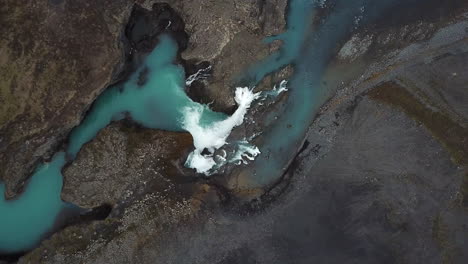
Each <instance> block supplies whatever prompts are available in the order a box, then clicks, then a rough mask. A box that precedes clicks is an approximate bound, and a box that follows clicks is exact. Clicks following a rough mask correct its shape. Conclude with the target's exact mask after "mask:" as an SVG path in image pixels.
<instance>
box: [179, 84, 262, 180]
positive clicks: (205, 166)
mask: <svg viewBox="0 0 468 264" xmlns="http://www.w3.org/2000/svg"><path fill="white" fill-rule="evenodd" d="M259 96H260V93H254V92H253V91H252V90H250V89H249V88H247V87H242V88H237V89H236V94H235V98H234V99H235V101H236V103H237V104H238V105H239V106H238V108H237V110H236V111H235V112H234V114H232V115H231V116H230V117H228V118H226V119H224V120H222V121H218V122H214V123H212V124H209V125H207V126H202V125H201V124H200V120H201V117H202V114H203V111H204V109H205V107H206V106H203V105H195V106H191V107H186V108H185V109H184V110H183V114H184V117H183V118H184V120H183V127H184V129H185V130H187V131H188V132H190V134H192V137H193V144H194V146H195V150H194V151H193V152H192V153H190V155H189V156H188V158H187V161H186V163H185V166H187V167H189V168H192V169H196V171H197V172H198V173H205V174H207V175H209V174H210V173H209V171H210V170H211V169H212V168H213V167H214V166H215V165H216V162H215V160H214V158H213V153H214V151H215V150H216V149H219V148H221V147H222V146H223V145H224V144H226V139H227V137H228V136H229V134H230V133H231V131H232V129H233V128H234V127H236V126H239V125H241V124H242V122H243V121H244V116H245V114H246V113H247V110H248V109H249V108H250V105H251V103H252V102H253V101H254V100H255V99H257V98H259ZM204 150H207V151H208V152H209V153H210V154H207V155H202V152H203V151H204Z"/></svg>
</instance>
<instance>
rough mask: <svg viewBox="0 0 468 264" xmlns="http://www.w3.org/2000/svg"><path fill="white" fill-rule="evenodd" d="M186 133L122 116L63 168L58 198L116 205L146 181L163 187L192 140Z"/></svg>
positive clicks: (90, 205)
mask: <svg viewBox="0 0 468 264" xmlns="http://www.w3.org/2000/svg"><path fill="white" fill-rule="evenodd" d="M192 144H193V143H192V137H191V136H190V134H188V133H175V132H167V131H159V130H151V129H142V128H138V127H135V126H132V125H129V124H125V123H122V122H119V123H114V124H112V125H110V126H108V127H107V128H105V129H103V130H102V131H101V132H100V133H99V134H98V135H97V137H96V138H95V139H94V140H93V141H92V142H91V143H89V144H86V145H85V146H84V147H83V149H82V150H81V151H80V153H79V155H78V157H77V159H76V160H75V161H74V162H73V163H72V164H71V165H70V166H68V167H67V168H65V170H64V171H63V176H64V186H63V191H62V198H63V200H65V201H68V202H71V203H73V204H76V205H78V206H81V207H85V208H93V207H97V206H99V205H101V204H104V203H105V204H110V205H112V206H115V205H117V204H118V203H119V202H124V201H125V200H127V199H134V198H135V196H137V195H138V193H139V192H141V191H143V190H145V189H146V188H147V185H148V186H153V188H154V187H155V186H158V188H157V189H153V190H152V191H153V192H155V193H156V192H159V191H163V190H164V189H165V188H166V187H167V186H166V184H167V183H166V182H168V181H170V180H174V178H172V179H171V177H176V175H177V174H178V173H177V171H176V170H177V164H179V163H182V162H181V161H180V160H181V159H183V157H184V155H185V154H186V153H185V152H187V150H188V149H190V147H191V146H192Z"/></svg>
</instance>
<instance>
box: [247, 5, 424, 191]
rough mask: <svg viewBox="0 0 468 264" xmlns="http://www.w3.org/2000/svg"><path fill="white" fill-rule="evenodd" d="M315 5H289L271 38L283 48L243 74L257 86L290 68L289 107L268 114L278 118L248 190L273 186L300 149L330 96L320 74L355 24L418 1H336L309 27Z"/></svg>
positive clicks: (265, 137)
mask: <svg viewBox="0 0 468 264" xmlns="http://www.w3.org/2000/svg"><path fill="white" fill-rule="evenodd" d="M319 2H324V1H315V2H314V1H309V0H290V1H289V14H288V20H287V26H288V28H287V32H286V33H284V34H281V35H279V36H276V37H273V38H271V39H280V40H282V41H283V43H284V44H283V45H282V47H281V49H280V50H279V51H278V52H277V53H275V54H273V55H272V56H270V57H268V58H266V59H265V60H264V61H261V62H259V63H258V64H256V65H254V66H253V67H252V68H250V69H248V70H247V78H249V79H250V80H251V81H254V83H255V84H256V83H257V82H258V81H260V80H261V79H262V78H263V77H264V76H265V75H266V74H268V73H270V72H273V71H274V70H276V69H281V68H282V67H284V66H285V65H286V64H293V65H294V75H293V77H292V79H291V80H290V82H289V83H288V88H289V91H288V98H287V103H286V104H285V107H284V108H283V109H282V112H281V113H272V115H274V116H277V117H278V118H274V119H273V118H272V119H271V123H270V124H267V126H268V127H267V128H264V129H263V134H262V135H263V137H262V139H261V142H259V148H260V150H261V152H262V154H260V155H259V156H258V157H257V159H256V161H255V163H254V171H255V177H250V179H251V180H252V182H250V185H251V186H252V187H262V186H265V185H267V184H271V183H273V182H274V181H276V180H277V179H278V178H279V177H280V176H281V175H282V172H283V171H284V170H285V169H286V167H287V163H288V161H289V158H291V157H293V156H294V154H295V152H296V151H297V150H298V149H299V148H300V144H301V142H302V140H303V138H304V136H305V134H306V132H307V129H308V127H309V125H310V123H311V122H312V120H313V117H314V115H315V114H316V112H317V110H318V109H319V107H320V106H321V105H322V104H323V103H325V101H326V99H327V98H328V96H329V91H328V90H326V89H324V88H323V86H322V85H321V84H322V75H323V73H324V72H325V70H326V68H327V65H328V62H329V60H330V59H331V58H332V57H333V55H334V54H335V53H336V52H337V47H339V44H340V42H341V41H343V40H345V39H346V37H348V36H349V35H350V33H351V32H352V31H353V30H354V29H355V28H356V27H357V23H356V22H358V21H359V22H360V23H361V24H362V23H371V22H372V21H373V20H374V19H377V18H379V16H381V15H382V12H383V11H384V10H385V9H387V8H389V7H390V6H392V5H397V4H399V3H405V4H407V3H408V2H418V0H378V1H371V0H352V1H351V0H336V1H333V2H334V4H335V6H334V8H333V11H332V12H330V14H329V15H328V16H327V17H326V18H322V19H323V21H322V22H321V23H320V25H314V28H312V25H311V21H312V19H313V18H314V15H315V12H316V8H317V4H318V3H319ZM328 2H330V1H328ZM420 2H423V1H422V0H421V1H420ZM314 3H315V4H314ZM271 39H267V41H270V40H271ZM337 78H339V76H337ZM247 170H251V168H247Z"/></svg>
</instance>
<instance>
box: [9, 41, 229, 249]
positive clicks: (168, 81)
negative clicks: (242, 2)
mask: <svg viewBox="0 0 468 264" xmlns="http://www.w3.org/2000/svg"><path fill="white" fill-rule="evenodd" d="M176 52H177V44H176V43H175V42H174V41H173V40H172V39H170V38H169V37H168V36H162V37H161V38H160V43H159V44H158V46H157V47H156V48H155V49H154V50H153V52H152V53H151V54H150V55H149V56H148V57H147V59H146V61H145V64H144V65H143V66H142V67H140V69H138V70H137V71H136V72H135V73H134V74H132V75H131V76H130V78H129V80H128V81H126V82H125V83H123V84H121V85H117V86H114V87H110V88H109V89H107V90H106V91H105V92H104V93H103V94H102V95H100V96H99V97H98V99H97V100H96V101H95V103H94V105H93V107H92V108H91V111H90V113H89V114H88V115H87V117H86V119H85V120H84V121H83V122H82V123H81V124H80V126H78V127H77V128H75V129H74V130H73V131H72V133H71V135H70V141H69V146H68V149H67V150H66V153H63V152H60V153H57V154H55V156H54V157H53V159H52V161H51V162H50V163H45V164H43V165H41V166H40V167H39V168H38V169H37V170H36V172H35V173H34V174H33V175H32V177H31V179H30V181H29V182H28V184H27V185H26V188H25V191H24V193H23V194H21V195H20V196H19V197H18V199H16V200H13V201H5V199H4V195H3V194H4V191H5V186H4V184H0V194H1V195H0V215H1V217H0V253H2V252H3V253H14V252H20V251H25V250H28V249H30V248H32V247H34V246H35V245H37V243H38V242H39V241H40V240H41V239H42V238H43V237H44V235H45V234H46V233H47V232H48V231H50V230H51V229H52V228H53V225H54V222H55V220H56V217H57V216H58V214H59V213H60V212H61V211H62V210H63V209H64V208H65V207H67V206H71V205H69V204H66V203H64V202H62V200H61V199H60V192H61V189H62V174H61V169H62V168H63V166H64V165H65V163H66V159H65V157H69V158H72V159H73V158H75V156H76V155H77V153H78V152H79V150H80V149H81V147H82V146H83V145H84V144H85V143H86V142H88V141H90V140H92V139H93V138H94V137H95V136H96V134H97V133H98V132H99V130H101V129H102V128H104V127H106V126H107V125H108V124H109V123H110V122H111V121H113V120H119V119H122V118H123V117H124V116H125V115H124V113H126V114H129V115H130V116H131V118H132V119H133V120H135V121H136V122H138V123H140V124H141V125H143V126H145V127H149V128H159V129H165V130H172V131H181V130H182V124H181V119H182V111H181V110H182V109H183V108H185V107H191V106H200V105H199V104H198V103H195V102H193V101H192V100H191V99H190V98H189V97H188V96H187V95H186V94H185V92H184V90H183V87H184V82H185V79H184V78H185V76H184V71H183V68H182V67H180V66H178V65H174V64H173V61H174V58H175V56H176ZM143 72H146V77H147V80H146V82H145V83H144V84H142V85H138V80H139V79H140V75H141V73H143ZM203 109H204V111H203V114H202V123H206V124H208V123H210V122H213V121H219V120H222V119H224V118H226V116H225V115H224V114H220V113H216V112H213V111H211V110H209V109H208V108H207V107H204V108H203Z"/></svg>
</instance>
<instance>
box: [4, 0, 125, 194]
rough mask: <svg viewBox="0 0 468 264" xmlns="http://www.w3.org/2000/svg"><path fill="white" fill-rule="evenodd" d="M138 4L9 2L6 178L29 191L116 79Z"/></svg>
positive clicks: (11, 187)
mask: <svg viewBox="0 0 468 264" xmlns="http://www.w3.org/2000/svg"><path fill="white" fill-rule="evenodd" d="M131 7H132V3H131V2H130V1H126V0H119V1H91V2H82V1H78V2H77V1H66V0H63V1H62V0H53V1H52V0H50V1H39V2H38V1H28V3H25V2H18V1H9V0H7V1H2V4H1V6H0V21H1V24H2V27H1V28H0V34H1V35H2V38H1V40H0V65H1V66H0V79H1V81H0V164H1V165H0V180H1V181H3V182H5V183H6V187H7V191H6V196H7V198H12V197H13V196H15V195H16V194H18V192H19V191H20V190H21V188H22V186H23V184H24V181H25V180H26V179H27V177H29V176H30V174H31V173H32V171H33V170H34V168H35V165H37V164H38V163H39V162H40V161H41V160H47V159H48V158H49V157H50V156H51V155H52V154H53V153H54V151H55V150H56V149H57V148H58V147H59V146H60V145H61V144H62V143H63V141H64V139H65V138H66V136H67V134H68V133H69V131H70V130H71V129H72V128H73V127H74V126H76V125H78V124H79V122H80V120H81V118H82V116H83V115H84V113H85V111H86V110H87V109H88V107H89V106H90V104H91V103H92V102H93V100H94V99H95V98H96V96H97V95H98V94H99V93H100V92H101V91H102V90H103V89H104V88H105V87H106V86H107V85H108V84H109V83H110V82H111V81H112V78H113V74H114V73H115V72H116V70H117V69H116V67H118V66H119V63H120V62H121V60H122V58H123V56H122V52H123V50H122V42H121V41H120V39H121V33H122V30H123V29H124V25H125V24H126V22H127V19H128V16H129V14H130V11H131Z"/></svg>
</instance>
